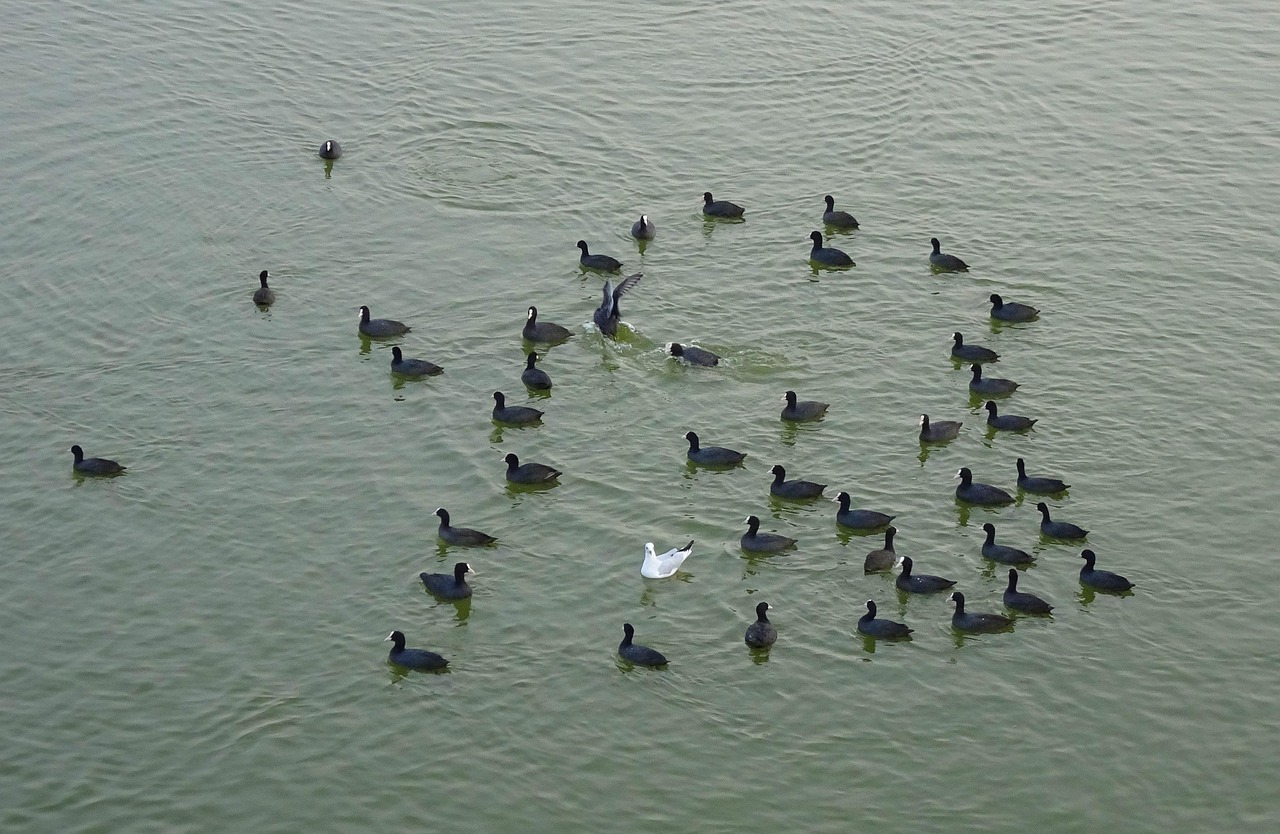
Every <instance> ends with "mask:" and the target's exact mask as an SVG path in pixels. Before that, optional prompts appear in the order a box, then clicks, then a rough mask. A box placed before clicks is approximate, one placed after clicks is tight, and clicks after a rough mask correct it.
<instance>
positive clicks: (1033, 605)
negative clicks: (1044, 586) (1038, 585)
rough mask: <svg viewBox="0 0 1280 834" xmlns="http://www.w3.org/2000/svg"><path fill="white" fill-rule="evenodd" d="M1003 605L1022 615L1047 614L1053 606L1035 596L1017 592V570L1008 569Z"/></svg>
mask: <svg viewBox="0 0 1280 834" xmlns="http://www.w3.org/2000/svg"><path fill="white" fill-rule="evenodd" d="M1003 599H1004V604H1005V607H1006V608H1012V609H1013V610H1014V611H1021V612H1022V613H1024V614H1048V613H1051V612H1052V611H1053V606H1052V605H1050V604H1049V603H1047V602H1045V601H1044V600H1042V599H1040V597H1038V596H1036V595H1035V594H1027V593H1023V592H1022V591H1019V590H1018V570H1017V569H1016V568H1009V587H1008V588H1005V590H1004V597H1003Z"/></svg>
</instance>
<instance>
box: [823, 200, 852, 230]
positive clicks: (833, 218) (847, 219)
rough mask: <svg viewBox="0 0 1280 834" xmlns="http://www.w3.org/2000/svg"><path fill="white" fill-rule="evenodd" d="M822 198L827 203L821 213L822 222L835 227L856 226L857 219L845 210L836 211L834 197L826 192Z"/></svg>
mask: <svg viewBox="0 0 1280 834" xmlns="http://www.w3.org/2000/svg"><path fill="white" fill-rule="evenodd" d="M823 199H824V200H825V201H826V203H827V210H826V211H824V212H823V213H822V222H823V223H825V224H827V225H828V226H831V227H833V228H836V229H856V228H858V221H857V219H856V218H855V217H854V216H853V215H852V214H850V213H849V212H847V211H836V198H835V197H832V196H831V195H830V194H828V195H827V196H826V197H823Z"/></svg>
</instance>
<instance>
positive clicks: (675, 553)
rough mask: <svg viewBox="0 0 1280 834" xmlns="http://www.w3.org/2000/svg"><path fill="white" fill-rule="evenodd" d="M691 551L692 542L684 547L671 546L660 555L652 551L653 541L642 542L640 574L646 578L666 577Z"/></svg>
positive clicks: (672, 572)
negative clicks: (642, 555) (642, 556)
mask: <svg viewBox="0 0 1280 834" xmlns="http://www.w3.org/2000/svg"><path fill="white" fill-rule="evenodd" d="M692 552H693V542H689V543H688V544H686V545H685V546H684V547H680V548H676V547H673V548H671V549H670V550H668V551H667V552H666V553H663V554H662V555H658V554H657V553H656V552H654V549H653V542H645V543H644V564H643V565H641V566H640V575H641V576H643V577H645V578H646V579H666V578H667V577H668V576H673V575H675V572H676V570H677V569H679V567H680V566H681V565H682V564H684V560H685V559H688V558H689V554H690V553H692Z"/></svg>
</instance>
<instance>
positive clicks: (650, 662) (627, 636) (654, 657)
mask: <svg viewBox="0 0 1280 834" xmlns="http://www.w3.org/2000/svg"><path fill="white" fill-rule="evenodd" d="M622 633H623V637H622V642H621V643H619V644H618V655H619V656H621V658H622V659H623V660H625V661H627V662H629V663H634V664H636V665H637V666H665V665H666V663H667V658H666V657H664V656H663V654H662V652H660V651H657V650H656V649H651V648H649V647H648V646H641V645H640V644H639V643H633V642H631V638H632V637H634V636H635V633H636V630H635V628H634V627H632V625H631V623H623V624H622Z"/></svg>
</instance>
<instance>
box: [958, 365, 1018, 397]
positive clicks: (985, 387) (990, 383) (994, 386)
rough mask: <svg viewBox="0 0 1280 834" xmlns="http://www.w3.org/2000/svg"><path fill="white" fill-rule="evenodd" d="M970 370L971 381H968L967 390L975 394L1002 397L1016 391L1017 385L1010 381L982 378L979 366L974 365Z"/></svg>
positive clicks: (997, 378)
mask: <svg viewBox="0 0 1280 834" xmlns="http://www.w3.org/2000/svg"><path fill="white" fill-rule="evenodd" d="M970 370H972V371H973V379H971V380H969V390H970V391H972V392H973V393H975V394H982V395H984V396H987V397H1003V396H1006V395H1008V394H1012V393H1013V392H1014V391H1016V390H1018V383H1016V382H1014V381H1013V380H1011V379H1000V378H999V377H983V375H982V366H981V365H978V364H974V365H973V366H972V367H971V368H970Z"/></svg>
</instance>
